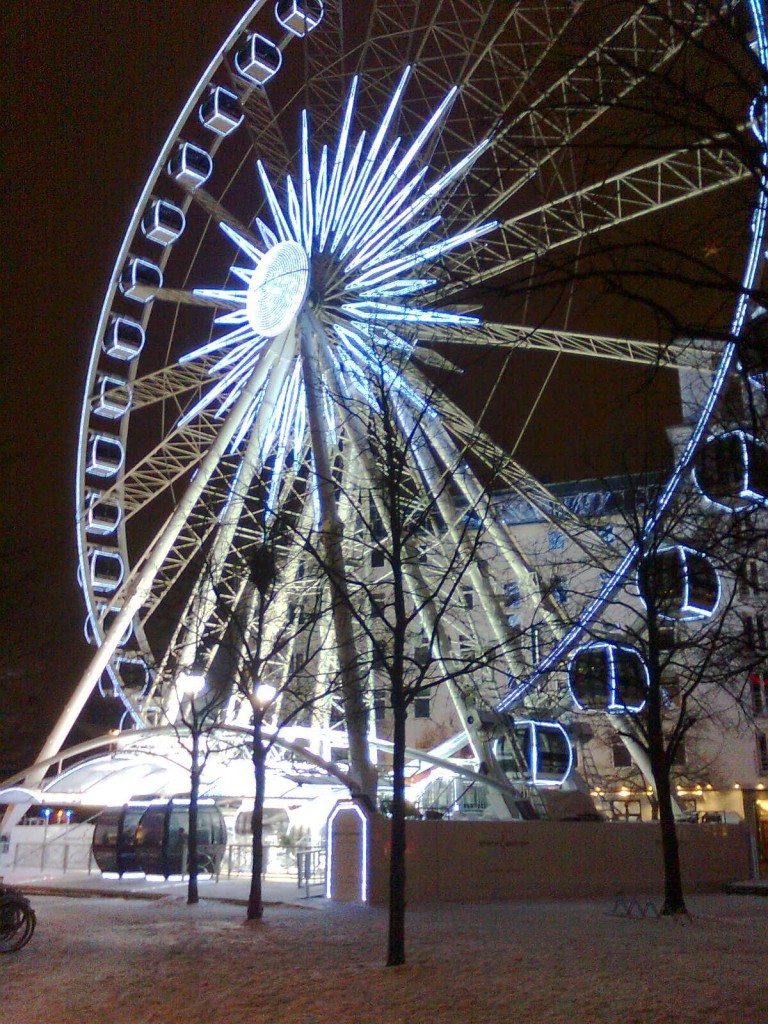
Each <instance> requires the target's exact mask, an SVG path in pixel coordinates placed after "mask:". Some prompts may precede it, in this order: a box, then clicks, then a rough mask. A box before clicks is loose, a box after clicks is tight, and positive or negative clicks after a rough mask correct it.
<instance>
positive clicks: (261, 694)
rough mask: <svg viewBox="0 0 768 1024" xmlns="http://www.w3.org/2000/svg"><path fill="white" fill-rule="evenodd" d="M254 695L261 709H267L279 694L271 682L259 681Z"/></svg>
mask: <svg viewBox="0 0 768 1024" xmlns="http://www.w3.org/2000/svg"><path fill="white" fill-rule="evenodd" d="M253 695H254V697H255V698H256V704H257V706H258V708H259V710H260V711H266V709H267V708H268V707H269V705H270V704H271V703H272V701H273V700H274V699H275V697H276V696H277V689H276V688H275V687H274V686H272V684H271V683H258V684H257V686H256V687H255V688H254V691H253Z"/></svg>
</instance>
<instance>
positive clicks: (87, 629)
mask: <svg viewBox="0 0 768 1024" xmlns="http://www.w3.org/2000/svg"><path fill="white" fill-rule="evenodd" d="M118 611H119V608H109V607H108V606H107V605H106V604H105V603H104V602H103V601H97V602H96V616H97V618H98V620H99V622H100V624H101V628H100V629H99V628H97V627H96V625H95V624H94V621H93V618H92V617H91V616H90V615H88V616H86V619H85V624H84V626H83V633H84V635H85V639H86V641H87V642H88V643H89V644H93V645H94V646H98V645H99V644H100V643H101V639H102V636H103V634H104V633H106V631H107V630H108V629H109V627H110V626H111V625H112V623H113V622H114V619H115V616H116V615H117V613H118ZM132 636H133V623H132V622H129V623H128V625H127V626H126V627H125V630H124V631H123V634H122V636H121V637H120V639H119V640H118V642H117V646H118V647H125V645H126V644H127V643H128V641H129V640H130V639H131V637H132Z"/></svg>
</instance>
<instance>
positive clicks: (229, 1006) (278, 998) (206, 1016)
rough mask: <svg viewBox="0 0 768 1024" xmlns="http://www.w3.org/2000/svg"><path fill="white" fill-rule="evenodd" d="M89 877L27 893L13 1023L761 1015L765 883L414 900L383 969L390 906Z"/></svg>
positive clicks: (575, 1020) (501, 1021) (9, 980)
mask: <svg viewBox="0 0 768 1024" xmlns="http://www.w3.org/2000/svg"><path fill="white" fill-rule="evenodd" d="M220 885H221V883H220ZM90 891H91V893H92V895H90V896H89V897H88V898H85V897H84V896H77V897H71V896H61V895H59V896H51V895H47V896H40V895H37V896H33V898H32V899H33V904H34V906H35V909H36V912H37V918H38V927H37V931H36V932H35V935H34V937H33V939H32V941H31V943H30V944H29V945H28V946H26V947H25V948H24V949H23V950H21V951H20V952H19V953H16V954H13V955H10V956H6V957H2V958H0V972H2V993H3V995H2V1009H1V1010H0V1020H1V1021H2V1024H38V1022H39V1024H82V1022H83V1021H87V1022H89V1024H190V1022H194V1021H201V1020H202V1021H210V1022H211V1024H527V1022H535V1024H705V1022H706V1024H766V1022H767V1021H768V989H767V988H766V984H765V980H766V978H765V965H766V963H768V904H766V901H765V900H763V899H760V898H758V897H755V896H726V895H712V896H700V897H693V898H692V899H691V900H690V910H691V916H690V917H689V918H684V919H681V920H670V919H656V918H653V917H640V918H627V917H617V916H614V915H613V914H612V913H611V911H612V905H611V902H610V901H609V902H605V901H595V900H591V901H579V902H576V901H569V902H554V901H552V902H532V901H527V902H519V903H505V904H492V905H491V904H486V905H474V906H469V905H445V904H443V905H439V906H433V907H419V908H417V909H414V910H413V911H412V912H410V913H409V914H408V927H407V935H408V938H407V953H408V959H407V963H406V965H405V966H404V967H399V968H386V967H385V966H384V961H385V956H386V929H387V918H386V912H385V911H384V910H382V909H377V908H369V907H362V906H358V905H339V904H332V903H329V902H326V901H325V900H309V901H304V902H303V903H302V904H301V905H297V904H295V903H294V904H290V905H286V904H281V905H275V906H270V907H268V908H267V911H266V914H265V919H264V921H263V922H262V923H260V924H257V925H255V926H250V927H243V921H244V914H243V909H242V907H241V906H236V905H232V904H230V903H225V902H220V901H219V900H209V899H204V900H203V902H202V903H200V904H199V905H198V906H196V907H189V906H187V905H186V903H185V902H184V894H183V891H182V890H181V889H171V890H170V891H168V892H166V894H165V895H164V896H163V897H162V898H161V899H159V900H158V899H152V900H147V899H112V898H109V899H107V898H103V897H100V896H98V895H94V894H93V890H92V889H91V890H90ZM113 891H118V890H117V889H113ZM123 891H125V892H127V891H128V890H123ZM136 891H137V892H138V891H139V889H138V887H137V888H136ZM211 891H213V890H211Z"/></svg>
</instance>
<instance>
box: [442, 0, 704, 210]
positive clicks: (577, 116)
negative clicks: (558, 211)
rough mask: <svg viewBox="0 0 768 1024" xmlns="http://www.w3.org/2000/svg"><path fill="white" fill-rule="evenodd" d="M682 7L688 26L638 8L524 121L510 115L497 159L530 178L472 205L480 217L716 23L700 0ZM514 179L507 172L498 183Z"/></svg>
mask: <svg viewBox="0 0 768 1024" xmlns="http://www.w3.org/2000/svg"><path fill="white" fill-rule="evenodd" d="M682 8H683V11H682V12H681V13H684V14H686V15H687V16H688V18H689V19H692V20H688V21H686V22H685V23H684V27H683V26H676V24H675V22H674V20H673V19H672V18H670V16H669V15H668V14H666V13H665V11H664V9H663V5H657V4H654V3H650V4H649V3H640V4H638V5H637V7H636V8H635V10H634V11H633V12H632V13H631V14H630V15H629V16H628V17H627V18H626V19H625V20H624V21H623V22H622V23H621V24H620V25H618V26H617V27H615V28H613V29H612V30H610V31H608V32H607V34H606V35H605V36H604V38H602V39H601V40H600V42H599V43H598V44H597V45H596V46H595V47H593V49H592V50H590V51H589V52H588V53H587V54H585V55H584V56H583V57H582V58H581V59H580V60H579V61H577V62H576V63H575V64H573V65H572V66H571V67H569V69H568V71H567V72H566V73H565V74H564V75H562V76H561V77H560V78H558V79H557V80H556V81H554V82H552V83H550V84H549V85H548V86H547V87H546V88H545V89H544V90H543V91H541V92H540V93H539V94H538V95H537V96H535V98H533V99H528V100H527V101H526V102H524V103H523V104H522V109H521V112H520V113H519V114H518V115H517V116H511V117H510V116H506V117H505V122H504V126H503V127H502V128H501V129H500V130H499V131H498V132H496V133H495V135H494V141H493V149H494V156H495V159H496V161H497V164H498V165H499V166H500V167H501V168H502V169H507V170H508V169H509V168H521V169H522V173H520V174H519V175H518V176H517V177H516V178H514V180H513V181H512V182H511V183H510V182H507V183H506V184H497V185H496V187H495V188H493V189H492V193H491V199H490V201H489V202H486V203H484V204H483V205H482V207H481V208H478V207H477V204H476V203H472V206H471V207H470V208H471V209H474V215H475V216H477V217H480V218H486V217H488V216H491V215H493V214H494V213H496V212H497V211H498V210H499V209H500V208H501V207H502V206H503V205H504V204H505V203H506V202H507V201H508V200H509V199H510V198H511V197H512V196H514V195H515V194H516V193H517V192H518V191H519V190H520V189H521V188H522V187H523V186H524V185H525V184H526V183H527V182H529V181H530V180H531V179H532V178H534V177H536V176H538V175H539V174H540V173H541V172H542V170H543V168H544V167H545V166H546V165H547V164H550V163H552V162H553V161H555V160H556V159H559V158H560V157H561V156H562V154H563V153H564V151H565V149H566V147H568V146H569V145H570V144H571V143H573V142H574V141H575V139H576V138H577V137H578V136H579V135H580V134H581V133H582V132H584V131H585V129H587V128H589V127H590V125H592V124H594V123H595V122H596V121H597V120H599V119H600V118H602V117H603V116H604V114H605V113H606V112H607V111H609V110H611V109H612V108H614V107H615V106H616V105H617V104H618V103H619V101H620V100H621V99H623V98H624V97H626V96H627V95H629V93H631V92H632V91H633V90H634V89H635V88H637V86H638V85H639V84H640V83H641V82H643V81H644V80H646V79H647V78H648V77H649V76H650V75H652V74H654V73H655V72H657V71H658V70H659V69H660V68H662V67H664V66H665V65H666V64H668V63H669V62H670V61H671V59H672V58H673V57H674V56H675V55H676V54H677V53H679V52H680V50H681V48H682V46H683V45H684V43H685V42H686V41H688V40H689V39H691V38H692V37H694V38H695V36H696V35H697V34H699V33H700V32H701V31H702V30H703V29H704V28H705V27H706V25H707V24H709V16H708V12H707V11H706V9H705V8H703V7H702V6H701V5H697V4H696V3H695V2H693V0H687V2H683V4H682ZM524 92H525V90H523V93H524ZM522 98H523V99H525V97H524V95H523V97H522ZM510 110H511V108H509V109H508V110H507V111H505V114H507V115H508V114H509V112H510ZM508 176H509V175H508V173H506V174H502V175H500V176H499V177H498V178H497V182H498V183H502V182H504V180H505V178H508ZM478 184H479V182H478V181H476V180H475V181H473V182H468V188H469V189H472V187H473V186H474V192H472V191H470V196H471V195H472V194H474V196H477V195H485V194H487V192H480V191H479V190H478ZM468 212H469V209H468V207H467V205H466V204H463V205H457V207H456V209H455V216H457V217H460V218H463V219H464V220H466V217H467V214H468Z"/></svg>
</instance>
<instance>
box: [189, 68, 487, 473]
mask: <svg viewBox="0 0 768 1024" xmlns="http://www.w3.org/2000/svg"><path fill="white" fill-rule="evenodd" d="M410 70H411V69H410V68H409V67H408V68H406V69H405V71H404V72H403V74H402V76H401V78H400V81H399V83H398V85H397V88H396V90H395V92H394V95H393V96H392V99H391V101H390V103H389V106H388V107H387V110H386V112H385V114H384V117H383V118H382V121H381V124H380V125H379V128H378V130H377V131H376V133H375V135H373V137H372V138H369V137H368V136H367V135H366V132H365V131H363V132H361V133H360V135H359V137H358V139H357V142H356V143H355V144H354V145H353V144H352V142H351V139H350V133H351V127H352V119H353V115H354V111H355V99H356V96H357V89H358V78H357V77H356V78H354V79H353V81H352V85H351V87H350V90H349V95H348V98H347V101H346V105H345V108H344V117H343V122H342V127H341V132H340V135H339V141H338V144H337V146H336V149H335V152H331V151H330V150H329V148H328V146H323V148H322V150H321V152H320V159H319V161H318V162H317V166H316V168H313V167H312V165H311V161H310V143H309V118H308V115H307V112H306V111H304V112H303V113H302V115H301V168H300V178H299V179H298V183H294V180H293V178H292V177H291V176H290V175H288V176H287V177H286V182H285V202H284V207H283V206H281V204H280V203H279V202H278V199H277V197H276V195H275V192H274V190H273V188H272V184H271V183H270V180H269V178H268V177H267V173H266V171H265V169H264V166H263V165H262V163H261V161H258V162H257V169H258V174H259V178H260V181H261V186H262V189H263V192H264V196H265V199H266V203H267V206H268V208H269V212H270V214H271V219H272V225H271V226H270V225H268V224H266V223H264V221H262V220H261V219H260V218H257V219H256V221H255V225H256V228H257V229H258V232H259V234H260V235H261V239H262V241H263V244H264V250H263V251H262V250H261V249H259V248H257V247H256V246H255V245H253V244H252V243H251V242H250V241H249V240H247V239H245V238H243V237H242V236H241V234H239V233H238V232H237V231H235V230H233V229H232V228H231V227H229V226H228V225H226V224H222V225H221V229H222V231H224V233H225V234H226V235H227V236H228V237H229V238H230V239H231V241H232V242H233V243H234V244H235V245H236V246H237V248H238V250H239V251H240V254H241V256H242V257H245V258H246V259H247V260H248V261H249V263H250V264H251V265H250V266H239V265H237V264H236V265H234V266H233V267H232V274H233V275H234V276H235V277H236V278H237V279H238V280H239V281H240V282H242V284H243V285H244V286H245V287H244V288H242V289H238V288H223V289H214V288H201V289H196V291H195V294H196V295H199V296H201V297H204V298H207V299H212V300H214V301H219V302H221V303H222V305H223V306H226V307H228V311H227V312H225V313H223V314H221V315H219V316H217V317H216V319H215V321H214V323H215V324H216V325H217V326H219V327H222V328H226V329H227V330H226V332H225V333H224V334H222V335H221V336H220V337H218V338H216V339H215V340H212V341H210V342H208V343H207V344H205V345H202V346H200V347H198V348H196V349H195V350H194V351H192V352H189V353H188V354H187V355H185V356H184V357H182V360H181V362H188V361H190V360H194V359H199V358H201V357H210V356H212V355H215V356H216V357H217V358H216V360H215V362H214V363H213V365H211V367H210V368H209V372H210V374H211V375H212V376H215V377H216V378H217V380H216V381H215V383H213V384H212V385H211V386H210V387H209V388H208V389H207V391H206V392H205V393H204V395H203V396H202V397H201V398H200V400H199V401H197V402H195V403H194V404H193V405H192V406H191V407H190V408H189V409H188V410H187V411H186V412H185V414H184V417H183V418H182V421H181V422H182V423H184V422H189V421H190V420H191V419H192V418H193V417H194V416H196V415H197V414H198V413H199V412H200V411H201V410H203V409H206V408H209V407H211V408H213V409H214V410H215V414H216V415H217V416H219V417H222V416H224V415H225V414H226V413H227V411H228V410H229V409H231V407H232V406H233V405H234V403H235V402H236V400H237V398H238V396H239V395H240V393H241V391H242V389H243V387H244V386H245V383H246V382H247V381H248V379H249V378H250V377H251V375H252V373H253V371H254V368H255V367H256V365H257V363H258V361H259V359H260V358H262V356H263V354H264V353H265V351H267V349H268V347H269V346H270V345H271V344H273V343H275V340H276V338H277V337H278V336H279V335H280V334H281V332H284V331H285V330H286V329H287V328H288V327H289V326H290V325H291V323H292V322H293V320H294V319H295V317H296V316H298V314H299V313H300V312H301V308H302V307H303V305H304V303H305V302H308V303H309V304H310V305H311V307H312V309H313V311H314V314H315V315H316V317H317V318H318V319H319V321H320V322H321V323H322V324H323V325H324V326H325V327H326V330H327V332H328V336H329V338H331V339H332V340H333V341H335V344H334V345H333V353H332V355H333V358H334V359H335V360H336V363H337V367H338V368H339V369H340V370H341V371H342V372H346V375H347V379H348V380H349V381H350V382H351V383H352V385H353V386H354V387H356V388H357V389H358V390H363V391H364V384H363V381H364V380H365V376H366V375H365V368H366V365H367V366H375V367H377V370H378V368H380V367H381V366H382V365H384V364H385V362H386V360H382V354H383V353H385V352H387V351H390V352H393V353H397V356H398V358H397V359H396V360H394V365H395V366H397V365H402V359H403V354H405V355H406V356H407V355H408V354H409V353H410V351H411V350H412V347H413V345H414V341H413V334H414V332H417V331H418V327H419V325H420V324H429V325H440V326H442V327H445V328H462V327H469V326H476V325H478V324H479V323H480V320H479V319H478V318H477V317H474V316H467V315H464V314H461V313H455V312H451V311H447V310H434V309H429V308H426V307H424V306H421V305H419V303H418V300H417V299H416V298H415V297H416V296H418V294H419V293H420V292H423V291H424V290H426V289H428V288H430V287H431V286H432V285H434V284H436V283H437V280H436V279H435V278H432V277H419V276H417V275H418V272H419V270H420V268H422V267H423V266H424V265H428V264H430V263H432V262H434V261H435V260H437V259H439V258H440V257H441V256H442V255H443V254H444V253H447V252H449V251H450V250H452V249H456V248H458V247H459V246H463V245H467V244H469V243H471V242H473V241H475V240H476V239H478V238H480V237H481V236H482V235H484V234H486V233H487V232H488V231H491V230H492V229H493V228H495V227H496V225H497V222H496V221H488V222H485V223H483V224H479V225H476V226H474V227H470V228H468V229H467V230H465V231H462V232H461V233H459V234H454V235H451V236H449V237H445V238H439V239H436V240H435V241H431V242H429V243H428V244H422V242H423V240H424V239H425V237H426V236H428V235H429V233H430V232H433V231H434V229H435V228H436V227H437V225H438V224H439V222H440V220H441V217H440V215H439V214H437V213H435V212H434V209H435V207H436V205H437V200H438V199H439V197H440V196H441V195H442V194H444V193H445V191H446V189H447V188H448V187H449V186H450V185H451V184H452V183H454V182H455V181H457V180H458V179H460V178H461V177H462V175H464V174H465V173H466V172H467V170H468V169H469V168H470V167H471V165H472V164H473V163H474V161H475V160H476V159H477V157H478V156H479V155H480V153H482V151H483V150H484V149H485V148H486V146H487V145H488V143H489V140H488V139H486V140H484V141H483V142H481V143H480V144H479V145H478V146H476V147H475V148H474V149H473V150H472V151H471V152H469V153H468V154H467V155H466V156H465V157H464V158H463V159H461V160H460V161H458V163H456V164H455V165H454V166H453V167H451V168H450V169H449V170H447V171H446V172H445V173H443V174H442V175H441V176H440V177H438V178H437V179H436V180H435V181H434V182H432V184H428V183H427V177H428V173H429V168H428V166H427V164H426V163H423V164H422V166H418V165H419V164H420V163H421V161H420V157H422V156H423V154H424V151H425V146H426V145H427V144H428V142H429V140H430V138H431V137H432V136H433V134H434V133H435V131H436V130H437V129H438V126H439V125H440V123H441V122H442V120H443V119H444V117H445V116H446V114H447V112H448V111H449V109H450V107H451V105H452V103H453V100H454V97H455V95H456V91H457V90H456V87H454V88H452V89H451V90H450V91H449V92H448V93H447V94H446V96H445V97H444V99H443V100H442V102H441V103H440V105H439V106H438V107H437V109H436V110H435V111H434V113H433V114H432V116H431V117H430V118H429V119H428V120H427V121H426V122H425V124H424V126H423V127H422V129H421V131H420V132H419V133H418V135H417V136H416V138H415V139H413V141H412V142H411V143H410V145H404V144H403V142H402V139H401V138H399V137H398V138H395V139H394V140H392V141H388V136H389V134H390V129H391V127H392V124H393V121H394V119H395V116H396V114H397V111H398V108H399V105H400V101H401V98H402V95H403V91H404V89H405V86H406V82H407V80H408V76H409V74H410ZM422 273H423V271H422ZM404 329H406V330H407V336H406V335H404V334H403V333H400V332H402V331H403V330H404ZM390 382H391V383H392V385H393V386H395V387H396V388H399V389H400V390H401V391H407V390H409V389H408V388H407V385H406V384H405V383H404V382H403V381H402V380H401V378H400V376H399V374H398V373H397V370H396V369H394V368H393V369H392V371H391V376H390ZM266 388H267V385H266V383H265V384H264V386H263V387H262V389H261V390H260V391H259V392H258V393H257V394H256V397H255V398H254V400H253V402H252V403H251V406H250V408H249V409H248V412H247V414H246V415H245V416H244V417H243V419H242V421H241V423H240V425H239V427H238V429H237V431H236V433H235V435H234V437H233V440H232V448H233V450H234V449H237V448H238V447H239V446H240V445H242V444H243V441H244V440H245V439H246V438H247V437H248V435H249V433H250V431H251V428H252V426H253V424H254V421H255V419H256V417H257V415H258V413H259V409H260V407H261V405H262V402H263V399H264V395H265V392H266ZM412 397H415V396H412ZM330 421H331V422H333V417H332V416H331V417H330ZM305 433H306V410H305V404H304V388H303V386H302V375H301V363H300V360H299V359H296V361H295V363H294V365H293V367H292V369H291V371H290V372H289V373H288V374H287V376H286V378H285V381H284V382H283V385H282V387H281V390H280V393H279V395H278V397H277V399H276V400H275V413H274V415H272V414H270V416H269V417H268V418H267V422H266V423H265V424H264V425H263V427H262V426H261V425H260V441H259V445H258V447H259V457H260V458H261V459H266V458H267V457H268V456H271V457H272V459H273V463H272V464H273V479H275V478H278V477H279V475H280V472H281V470H282V468H283V467H284V465H285V461H286V459H287V457H288V455H289V454H293V455H295V456H297V457H298V456H300V455H301V453H302V451H303V450H305V445H306V441H305Z"/></svg>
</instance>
